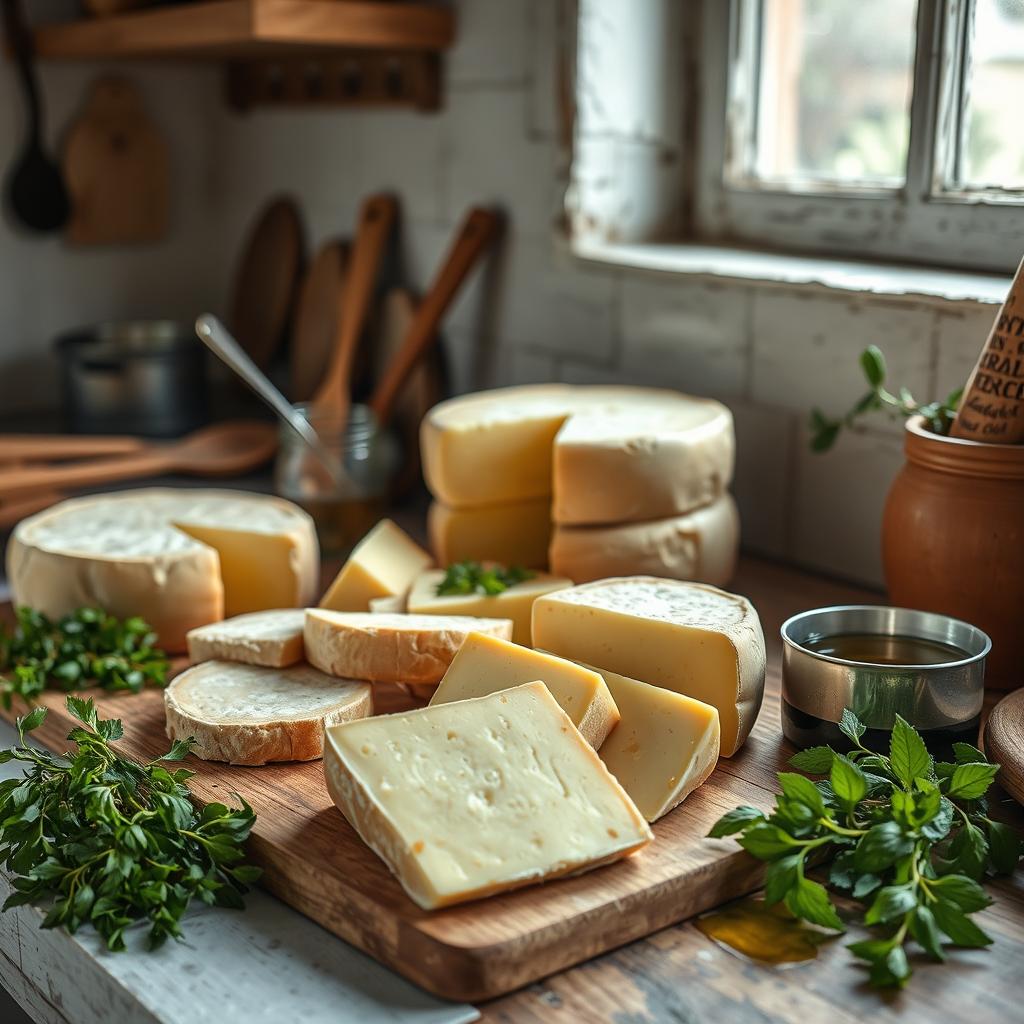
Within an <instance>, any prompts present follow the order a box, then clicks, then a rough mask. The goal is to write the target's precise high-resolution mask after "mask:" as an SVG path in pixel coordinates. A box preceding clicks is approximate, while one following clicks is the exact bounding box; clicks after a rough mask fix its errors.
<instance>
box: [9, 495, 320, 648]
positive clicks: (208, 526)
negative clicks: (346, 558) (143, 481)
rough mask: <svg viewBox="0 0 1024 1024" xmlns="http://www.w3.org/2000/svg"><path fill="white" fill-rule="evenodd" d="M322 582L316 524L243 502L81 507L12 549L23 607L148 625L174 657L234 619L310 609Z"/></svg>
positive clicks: (183, 499) (75, 504)
mask: <svg viewBox="0 0 1024 1024" xmlns="http://www.w3.org/2000/svg"><path fill="white" fill-rule="evenodd" d="M319 571H320V552H319V547H318V545H317V539H316V530H315V528H314V526H313V521H312V519H310V517H309V516H308V515H306V513H305V512H303V511H302V509H300V508H298V507H297V506H296V505H293V504H291V502H288V501H284V500H282V499H280V498H274V497H270V496H268V495H258V494H248V493H245V492H242V491H209V490H191V489H186V488H182V489H180V490H171V489H145V490H136V491H125V492H123V493H117V494H104V495H97V496H90V497H86V498H74V499H71V500H69V501H64V502H61V503H60V504H59V505H55V506H53V507H52V508H50V509H47V510H46V511H45V512H40V513H39V514H38V515H35V516H32V517H30V518H29V519H25V520H22V522H20V523H19V524H18V526H17V527H16V528H15V531H14V534H13V536H12V538H11V541H10V543H9V545H8V548H7V575H8V578H9V580H10V583H11V593H12V600H13V601H14V602H15V603H16V604H23V605H28V606H29V607H32V608H35V609H36V610H37V611H40V612H43V613H44V614H46V615H50V616H60V615H65V614H67V613H69V612H72V611H74V610H75V609H77V608H80V607H82V606H83V605H94V606H98V607H100V608H102V609H104V610H105V611H107V612H109V613H110V614H112V615H116V616H117V617H118V618H127V617H129V616H133V615H138V616H141V617H142V618H144V619H145V620H146V621H147V622H148V623H149V625H150V626H152V627H153V629H154V630H155V631H156V633H157V635H158V637H159V643H160V645H161V646H162V647H164V648H165V649H166V650H168V651H172V652H175V651H182V650H184V649H185V634H186V633H188V631H189V630H190V629H194V628H195V627H197V626H203V625H205V624H206V623H208V622H215V621H217V620H219V619H221V618H223V617H224V616H225V614H227V615H231V616H233V615H238V614H241V613H244V612H250V611H261V610H264V609H270V608H287V607H298V606H305V605H308V604H310V603H311V602H312V600H313V598H314V596H315V591H316V585H317V577H318V575H319Z"/></svg>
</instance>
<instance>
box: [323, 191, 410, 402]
mask: <svg viewBox="0 0 1024 1024" xmlns="http://www.w3.org/2000/svg"><path fill="white" fill-rule="evenodd" d="M397 216H398V203H397V201H396V200H395V198H394V196H390V195H375V196H370V197H369V198H368V199H366V200H364V202H363V205H362V207H361V209H360V211H359V224H358V225H357V227H356V236H355V239H354V241H353V242H352V250H351V253H350V256H349V263H348V267H347V269H346V274H345V288H344V290H343V292H342V295H341V310H340V313H339V317H338V336H337V339H336V341H335V345H334V352H333V354H332V356H331V361H330V364H329V365H328V367H327V371H326V373H325V374H324V377H323V380H322V382H321V384H320V387H319V388H318V389H317V392H316V394H315V395H314V396H313V406H314V407H315V412H316V414H317V415H322V416H331V417H336V418H337V419H338V420H339V421H343V420H344V419H345V417H347V415H348V408H349V405H350V403H351V401H352V396H351V389H352V367H353V365H354V363H355V358H356V351H357V349H358V348H359V339H360V337H361V336H362V333H363V327H364V325H365V324H366V315H367V313H368V312H369V309H370V301H371V299H372V298H373V292H374V289H375V287H376V284H377V276H378V274H379V273H380V265H381V261H382V260H383V258H384V252H385V249H386V247H387V243H388V239H389V238H390V237H391V231H392V229H393V228H394V224H395V219H396V218H397Z"/></svg>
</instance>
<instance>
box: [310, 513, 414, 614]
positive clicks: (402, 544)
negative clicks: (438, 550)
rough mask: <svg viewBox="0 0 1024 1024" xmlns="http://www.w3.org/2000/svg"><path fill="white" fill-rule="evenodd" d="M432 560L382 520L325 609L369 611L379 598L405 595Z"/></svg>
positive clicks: (352, 557) (344, 570)
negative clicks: (374, 600)
mask: <svg viewBox="0 0 1024 1024" xmlns="http://www.w3.org/2000/svg"><path fill="white" fill-rule="evenodd" d="M431 564H432V559H431V557H430V555H429V554H427V552H426V551H424V550H423V548H421V547H420V546H419V545H418V544H417V543H416V542H415V541H414V540H413V539H412V538H411V537H410V536H409V535H408V534H407V533H406V532H405V531H404V530H402V529H400V528H399V527H398V526H396V525H395V524H394V523H393V522H392V521H391V520H390V519H382V520H381V521H380V522H379V523H378V524H377V525H376V526H375V527H374V528H373V529H372V530H371V531H370V532H369V533H368V534H367V535H366V536H365V537H364V538H363V539H362V540H361V541H360V542H359V543H358V544H357V545H356V546H355V548H353V550H352V554H351V555H349V557H348V561H347V562H345V564H344V565H343V566H342V568H341V572H339V573H338V575H337V576H336V577H335V578H334V582H333V583H332V584H331V585H330V586H329V587H328V588H327V593H325V594H324V596H323V597H322V598H321V600H320V607H321V608H330V609H332V610H334V611H336V612H365V611H368V610H369V608H370V601H371V600H373V599H374V598H376V597H395V596H400V595H402V594H404V593H405V592H406V591H407V590H408V589H409V586H410V585H411V583H412V581H413V580H414V579H415V578H416V576H417V575H418V574H419V573H421V572H422V571H423V570H424V569H426V568H427V566H429V565H431Z"/></svg>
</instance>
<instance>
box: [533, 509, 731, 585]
mask: <svg viewBox="0 0 1024 1024" xmlns="http://www.w3.org/2000/svg"><path fill="white" fill-rule="evenodd" d="M739 541H740V519H739V512H738V511H737V509H736V503H735V501H733V499H732V496H731V495H729V494H723V495H722V496H721V497H720V498H718V499H716V500H715V501H713V502H712V503H711V504H710V505H708V506H707V507H706V508H701V509H698V510H697V511H696V512H688V513H686V514H685V515H682V516H674V517H672V518H671V519H655V520H654V521H652V522H645V523H623V524H621V525H618V526H558V527H556V528H555V531H554V533H553V534H552V537H551V553H550V559H551V568H552V571H554V572H556V573H558V574H559V575H560V576H568V577H569V578H570V579H571V580H573V581H574V582H576V583H589V582H590V581H591V580H600V579H605V578H606V577H609V576H637V575H644V576H662V577H666V578H669V579H678V580H696V581H698V582H700V583H713V584H714V585H715V586H721V585H722V584H724V583H728V582H729V580H731V579H732V576H733V573H734V572H735V571H736V558H737V555H738V552H739Z"/></svg>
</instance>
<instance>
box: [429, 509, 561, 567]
mask: <svg viewBox="0 0 1024 1024" xmlns="http://www.w3.org/2000/svg"><path fill="white" fill-rule="evenodd" d="M427 534H428V535H429V537H430V549H431V550H432V551H433V552H434V561H435V562H436V563H437V564H438V565H451V564H452V562H498V563H499V564H500V565H521V566H523V567H524V568H526V569H545V568H547V564H548V544H549V542H550V541H551V499H550V498H547V497H544V498H534V499H532V500H530V501H513V502H507V503H505V504H502V505H481V506H480V507H479V508H449V506H447V505H444V504H442V503H441V502H439V501H434V502H431V504H430V508H429V509H428V510H427Z"/></svg>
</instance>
